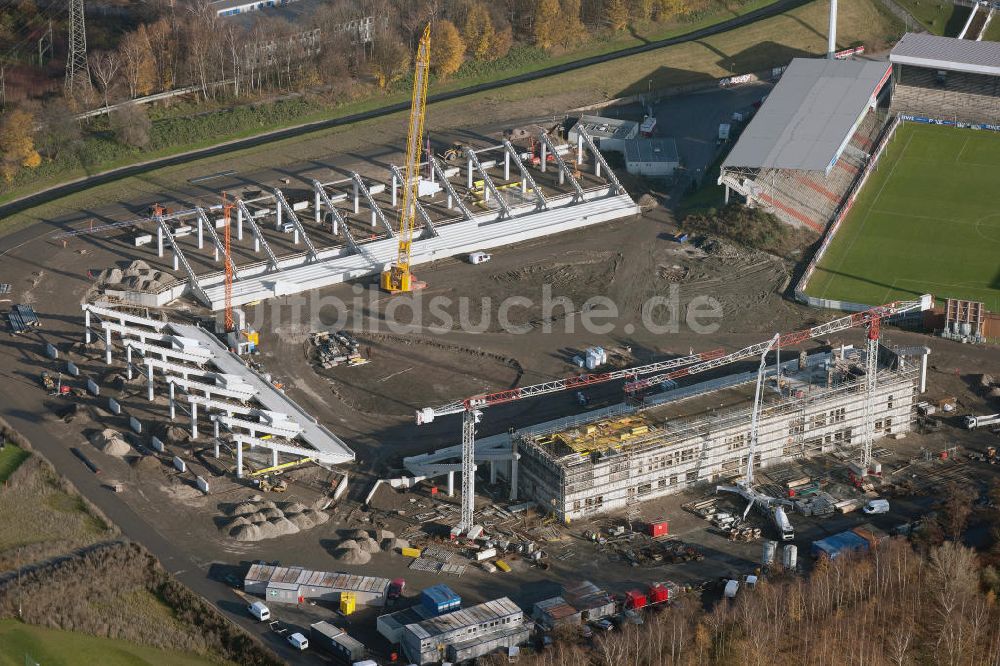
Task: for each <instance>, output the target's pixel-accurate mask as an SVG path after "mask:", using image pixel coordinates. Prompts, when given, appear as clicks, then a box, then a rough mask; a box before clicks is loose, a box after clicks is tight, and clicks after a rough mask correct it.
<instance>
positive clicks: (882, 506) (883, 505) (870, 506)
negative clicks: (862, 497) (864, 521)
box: [861, 499, 889, 514]
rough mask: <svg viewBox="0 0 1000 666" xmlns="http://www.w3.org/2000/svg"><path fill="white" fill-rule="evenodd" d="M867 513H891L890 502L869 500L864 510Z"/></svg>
mask: <svg viewBox="0 0 1000 666" xmlns="http://www.w3.org/2000/svg"><path fill="white" fill-rule="evenodd" d="M861 510H862V511H864V512H865V513H869V514H870V513H889V500H885V499H873V500H868V503H867V504H865V505H864V506H863V507H862V508H861Z"/></svg>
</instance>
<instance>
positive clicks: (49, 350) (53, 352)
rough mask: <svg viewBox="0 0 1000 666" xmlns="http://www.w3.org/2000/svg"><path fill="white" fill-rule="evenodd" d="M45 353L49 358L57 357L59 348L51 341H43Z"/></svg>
mask: <svg viewBox="0 0 1000 666" xmlns="http://www.w3.org/2000/svg"><path fill="white" fill-rule="evenodd" d="M45 355H46V356H48V357H49V358H53V359H54V358H59V350H58V349H56V346H55V345H53V344H51V343H48V342H47V343H45Z"/></svg>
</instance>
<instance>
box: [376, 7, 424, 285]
mask: <svg viewBox="0 0 1000 666" xmlns="http://www.w3.org/2000/svg"><path fill="white" fill-rule="evenodd" d="M430 60H431V26H430V24H428V25H427V28H426V29H424V34H423V36H422V37H421V38H420V44H419V45H418V46H417V57H416V66H415V67H414V71H413V101H412V103H411V104H410V129H409V132H408V133H407V136H406V168H405V171H404V174H403V175H404V178H405V180H404V182H403V205H402V207H401V208H400V209H399V252H398V254H397V256H396V261H395V263H393V264H392V266H391V267H390V268H389V269H388V270H386V271H385V272H383V273H382V288H383V289H385V290H386V291H388V292H390V293H393V294H398V293H405V292H409V291H413V290H415V289H422V288H423V287H425V286H426V285H425V284H424V283H422V282H417V281H416V280H414V279H413V274H412V273H410V251H411V249H412V245H413V225H414V223H415V221H416V213H417V210H416V206H417V194H418V193H419V185H420V182H419V181H420V144H421V142H422V141H423V138H424V110H425V108H426V106H427V79H428V78H429V77H430Z"/></svg>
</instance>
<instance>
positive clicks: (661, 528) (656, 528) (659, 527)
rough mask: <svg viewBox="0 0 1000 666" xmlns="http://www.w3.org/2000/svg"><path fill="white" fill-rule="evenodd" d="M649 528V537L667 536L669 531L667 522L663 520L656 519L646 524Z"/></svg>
mask: <svg viewBox="0 0 1000 666" xmlns="http://www.w3.org/2000/svg"><path fill="white" fill-rule="evenodd" d="M647 527H648V529H649V536H651V537H654V538H655V537H661V536H667V534H669V533H670V528H669V524H668V523H667V521H665V520H658V521H656V522H653V523H649V525H648V526H647Z"/></svg>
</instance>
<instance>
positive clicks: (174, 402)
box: [168, 382, 177, 421]
mask: <svg viewBox="0 0 1000 666" xmlns="http://www.w3.org/2000/svg"><path fill="white" fill-rule="evenodd" d="M168 387H169V389H170V420H171V421H173V420H175V419H176V418H177V397H176V393H177V387H175V386H174V383H173V382H170V383H169V384H168Z"/></svg>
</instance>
